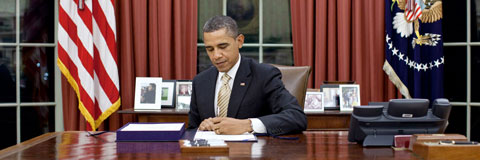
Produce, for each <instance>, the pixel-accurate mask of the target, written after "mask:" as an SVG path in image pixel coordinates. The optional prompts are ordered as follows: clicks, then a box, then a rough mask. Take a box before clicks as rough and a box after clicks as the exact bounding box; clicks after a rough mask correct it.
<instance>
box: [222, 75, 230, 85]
mask: <svg viewBox="0 0 480 160" xmlns="http://www.w3.org/2000/svg"><path fill="white" fill-rule="evenodd" d="M230 79H232V77H230V76H229V75H228V74H226V73H225V74H223V76H222V83H223V84H228V81H230Z"/></svg>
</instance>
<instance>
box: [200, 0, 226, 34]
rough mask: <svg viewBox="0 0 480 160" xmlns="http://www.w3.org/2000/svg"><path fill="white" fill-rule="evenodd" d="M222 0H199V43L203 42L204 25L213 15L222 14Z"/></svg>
mask: <svg viewBox="0 0 480 160" xmlns="http://www.w3.org/2000/svg"><path fill="white" fill-rule="evenodd" d="M222 7H223V1H222V0H199V1H198V37H197V38H198V40H197V42H198V43H203V39H202V37H203V25H204V24H205V22H206V21H207V20H208V19H210V18H211V17H213V16H216V15H222Z"/></svg>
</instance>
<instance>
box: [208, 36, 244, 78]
mask: <svg viewBox="0 0 480 160" xmlns="http://www.w3.org/2000/svg"><path fill="white" fill-rule="evenodd" d="M243 40H244V37H243V35H241V34H240V35H238V36H237V37H236V38H233V37H231V36H230V35H228V33H227V29H225V28H222V29H219V30H216V31H213V32H208V33H207V32H204V33H203V41H204V43H205V49H206V50H207V54H208V57H210V61H212V64H213V65H214V66H215V67H217V69H218V71H220V72H228V71H229V70H230V69H231V68H232V67H233V66H234V65H235V63H237V60H238V56H239V53H238V52H239V51H238V50H239V49H240V48H242V45H243Z"/></svg>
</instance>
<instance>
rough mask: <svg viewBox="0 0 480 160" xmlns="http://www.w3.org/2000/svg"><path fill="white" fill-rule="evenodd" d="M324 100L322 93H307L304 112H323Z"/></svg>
mask: <svg viewBox="0 0 480 160" xmlns="http://www.w3.org/2000/svg"><path fill="white" fill-rule="evenodd" d="M323 102H324V98H323V93H322V92H314V91H307V94H306V95H305V105H304V109H303V111H304V112H323V110H324V106H323Z"/></svg>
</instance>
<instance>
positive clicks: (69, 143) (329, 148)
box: [0, 131, 417, 160]
mask: <svg viewBox="0 0 480 160" xmlns="http://www.w3.org/2000/svg"><path fill="white" fill-rule="evenodd" d="M87 135H88V134H87V133H86V132H82V131H67V132H54V133H47V134H44V135H41V136H38V137H36V138H33V139H31V140H28V141H25V142H23V143H21V144H18V145H15V146H12V147H9V148H6V149H4V150H0V159H3V158H6V159H165V158H168V159H197V158H200V159H210V158H225V157H233V158H235V157H237V158H267V159H314V158H315V159H317V158H318V159H396V160H398V159H417V157H416V156H414V155H413V154H412V153H411V152H410V151H394V150H393V149H391V148H388V147H387V148H363V147H362V146H361V145H359V144H355V143H350V142H348V140H347V135H348V132H345V131H305V132H304V133H303V134H297V135H290V136H294V137H299V139H298V140H284V139H278V138H273V137H259V140H258V142H229V143H228V145H229V147H230V152H229V153H225V154H209V153H202V154H193V153H188V154H185V153H180V147H179V144H178V142H118V143H117V142H115V139H116V134H115V132H108V133H105V134H102V135H100V136H98V137H90V136H87Z"/></svg>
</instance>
